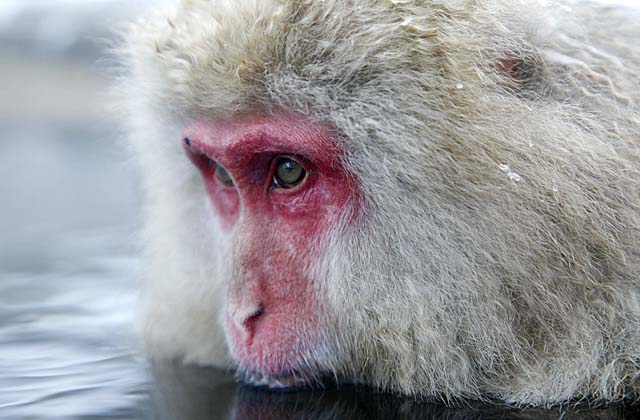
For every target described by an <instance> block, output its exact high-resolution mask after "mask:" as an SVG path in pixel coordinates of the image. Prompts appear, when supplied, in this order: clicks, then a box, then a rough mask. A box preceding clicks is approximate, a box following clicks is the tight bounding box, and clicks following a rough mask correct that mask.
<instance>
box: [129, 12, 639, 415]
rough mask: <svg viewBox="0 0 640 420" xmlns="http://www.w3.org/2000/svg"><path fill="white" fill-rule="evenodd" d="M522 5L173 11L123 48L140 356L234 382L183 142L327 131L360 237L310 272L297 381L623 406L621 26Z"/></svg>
mask: <svg viewBox="0 0 640 420" xmlns="http://www.w3.org/2000/svg"><path fill="white" fill-rule="evenodd" d="M629 13H630V12H628V11H626V12H625V11H621V10H617V9H612V8H598V7H596V6H594V5H593V4H585V3H579V4H571V5H570V6H567V5H563V4H556V3H551V2H540V1H535V0H530V1H519V0H423V1H420V0H415V1H410V0H324V1H321V0H316V1H309V0H183V1H182V2H181V3H179V4H178V5H177V6H176V7H175V8H174V9H172V10H168V11H164V12H162V13H158V14H157V15H155V16H153V17H151V18H150V19H149V20H148V21H145V22H142V23H139V24H137V25H135V26H134V27H133V28H132V29H131V31H130V33H129V36H128V42H127V44H126V46H125V47H124V48H123V56H124V58H125V61H126V77H125V78H124V80H123V82H122V85H121V92H123V94H124V99H125V102H126V110H127V113H128V115H127V118H128V121H129V126H130V131H131V136H130V138H131V140H132V141H131V142H130V144H131V145H132V150H133V151H134V152H135V154H136V156H138V158H139V162H140V165H141V167H142V172H143V174H144V183H145V184H144V185H145V188H146V190H147V192H148V194H147V203H148V206H147V213H146V219H147V220H148V222H147V228H146V229H145V234H144V237H143V243H144V244H145V252H146V254H147V256H148V261H149V264H148V270H147V272H146V278H147V280H148V282H149V284H148V287H147V288H146V290H147V292H146V294H145V302H146V305H145V313H144V325H145V333H146V339H147V343H148V347H149V348H150V349H151V350H153V351H154V352H156V353H158V354H160V355H164V356H169V357H176V356H177V357H181V358H183V359H185V360H187V361H190V362H197V363H205V364H229V365H232V363H233V362H232V361H230V360H229V357H228V354H227V350H226V347H225V339H224V336H223V333H222V329H221V327H220V325H219V323H220V321H219V316H220V308H222V307H224V301H225V293H226V282H227V281H228V273H230V272H231V270H232V267H230V262H231V261H233V258H232V257H231V256H230V253H231V251H230V250H231V249H232V246H231V245H230V244H232V243H233V240H234V238H233V233H231V234H230V235H229V234H225V233H224V232H223V231H221V230H220V227H219V226H218V222H217V221H216V220H215V219H214V218H213V217H212V216H211V214H212V210H211V208H210V204H209V203H208V201H207V198H206V194H205V192H204V189H203V187H202V185H201V180H200V179H199V176H198V174H197V171H196V170H195V169H194V168H192V167H191V166H190V164H189V163H188V161H187V159H186V158H185V157H184V156H183V153H182V151H181V149H180V145H179V141H177V140H179V136H180V132H181V130H182V129H183V128H184V127H185V126H186V125H187V124H188V122H189V121H192V120H193V119H194V118H196V117H202V116H206V117H211V118H224V117H229V116H231V115H234V114H239V113H246V112H269V111H270V110H276V109H278V110H280V109H286V110H290V111H292V112H299V113H302V114H304V115H307V116H308V117H309V118H310V119H311V120H314V121H325V122H326V121H329V122H331V124H333V126H335V127H336V130H337V133H338V136H337V141H338V142H339V145H340V147H341V148H342V149H343V150H344V151H345V158H344V165H346V167H347V168H348V169H349V171H350V172H351V173H352V174H354V176H355V177H356V178H357V179H358V182H359V186H360V189H361V194H362V201H363V203H362V208H363V209H364V210H363V217H362V218H361V219H360V220H361V223H359V224H356V225H346V224H344V225H340V226H339V227H338V228H336V229H335V231H334V232H333V233H332V235H331V237H330V238H328V239H327V241H326V245H325V248H324V252H323V258H322V261H321V263H320V264H319V265H318V266H317V267H313V268H311V269H312V270H313V272H314V273H315V277H316V278H317V279H318V285H317V287H318V290H319V291H321V293H323V294H324V296H325V297H326V301H327V302H328V304H329V307H330V308H331V310H330V311H329V312H330V313H329V314H327V320H328V321H327V322H328V323H329V324H330V325H329V326H328V331H330V333H329V334H328V335H327V340H326V341H327V345H326V348H323V349H317V351H315V352H314V353H313V354H310V355H309V356H308V358H309V361H308V371H306V372H299V374H300V375H307V376H308V377H310V378H313V376H314V370H322V371H328V372H331V373H333V374H334V375H335V377H336V378H338V379H339V380H342V381H350V382H357V383H365V384H370V385H373V386H375V387H379V388H383V389H387V390H393V391H397V392H400V393H404V394H410V395H416V396H428V397H436V398H441V399H443V400H446V401H450V400H455V399H458V398H492V399H498V400H502V401H506V402H509V403H515V404H523V405H526V404H534V405H548V404H553V403H558V402H562V401H566V400H569V399H581V398H585V399H592V400H618V399H622V398H625V397H626V398H637V397H638V390H640V367H639V364H640V174H639V170H640V107H639V101H640V76H639V75H640V47H639V45H640V25H638V23H637V22H638V21H639V20H638V19H639V18H640V16H639V15H638V14H636V15H635V17H634V16H633V15H630V14H629Z"/></svg>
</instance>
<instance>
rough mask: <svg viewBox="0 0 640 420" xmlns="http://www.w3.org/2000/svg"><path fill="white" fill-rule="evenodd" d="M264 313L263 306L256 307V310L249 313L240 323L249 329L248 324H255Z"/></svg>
mask: <svg viewBox="0 0 640 420" xmlns="http://www.w3.org/2000/svg"><path fill="white" fill-rule="evenodd" d="M263 313H264V305H263V304H260V305H258V308H257V309H256V310H255V311H253V312H251V313H250V314H249V315H248V316H247V317H246V318H245V320H244V321H243V322H242V324H243V325H244V326H245V327H249V324H252V323H253V322H255V321H256V320H257V319H258V318H260V317H261V316H262V314H263Z"/></svg>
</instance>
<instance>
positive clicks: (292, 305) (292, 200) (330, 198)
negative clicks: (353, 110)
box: [183, 115, 356, 386]
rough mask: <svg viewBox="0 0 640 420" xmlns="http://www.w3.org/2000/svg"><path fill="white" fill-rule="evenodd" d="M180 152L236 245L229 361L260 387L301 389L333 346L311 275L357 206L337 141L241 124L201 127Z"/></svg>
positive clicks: (310, 128)
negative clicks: (311, 367)
mask: <svg viewBox="0 0 640 420" xmlns="http://www.w3.org/2000/svg"><path fill="white" fill-rule="evenodd" d="M183 145H184V150H185V152H186V154H187V155H188V156H189V158H190V159H191V161H192V162H193V163H194V164H195V165H196V167H197V168H198V169H199V171H200V173H201V175H202V178H203V181H204V185H205V187H206V191H207V193H208V196H209V198H210V199H211V202H212V204H213V208H214V213H215V215H214V217H217V218H219V220H220V221H221V224H222V226H223V229H224V230H226V231H227V232H228V233H230V236H231V237H232V242H233V246H232V248H233V258H232V262H231V263H232V264H233V268H232V269H231V270H229V272H230V273H231V278H230V279H228V282H227V284H228V296H227V299H226V305H225V307H224V309H223V311H224V315H223V319H224V328H225V334H226V337H227V341H228V344H229V348H230V351H231V354H232V356H233V358H234V359H235V361H236V362H237V364H238V365H239V367H240V368H241V369H242V370H244V371H246V372H249V373H252V374H254V376H253V378H254V379H253V380H254V381H260V380H265V379H264V378H265V376H264V375H269V378H275V379H273V380H272V383H271V385H272V386H291V385H294V384H293V383H292V382H291V380H290V379H288V378H287V377H288V376H289V375H290V374H291V373H292V372H294V371H301V370H302V371H304V370H305V368H306V367H305V366H304V364H309V363H314V360H315V359H317V357H316V356H317V353H318V349H320V348H323V347H325V344H326V343H324V341H326V340H327V337H326V335H327V334H326V332H327V331H326V328H324V326H326V325H327V322H328V320H327V317H328V316H327V314H326V308H325V306H324V305H323V304H322V302H324V301H325V300H326V299H324V297H323V296H322V295H323V293H324V290H323V287H322V286H323V284H322V282H321V281H318V279H316V278H314V274H313V273H314V271H315V270H314V267H315V266H316V265H317V261H318V259H319V258H320V257H321V255H319V253H318V249H321V246H320V243H321V242H323V240H324V238H325V235H326V233H327V232H328V231H329V230H330V229H331V228H332V226H334V225H335V223H336V221H337V220H340V219H342V217H343V216H342V215H343V213H344V209H345V208H347V207H351V206H353V205H355V204H356V203H355V198H356V194H355V191H356V189H355V184H354V182H353V180H352V178H351V177H349V176H348V175H347V173H346V171H344V169H343V166H342V165H340V164H338V160H339V159H340V151H339V150H338V148H337V147H336V145H335V144H334V142H333V141H332V134H331V131H330V130H329V129H328V128H327V127H324V126H322V125H318V124H312V123H310V122H308V121H306V120H305V119H304V118H301V117H297V116H291V115H276V116H255V115H254V116H243V117H237V118H234V119H232V120H226V121H213V122H210V121H207V122H203V121H198V122H195V123H193V124H192V125H191V126H190V127H188V128H187V129H186V130H185V132H184V135H183ZM314 353H315V354H314ZM249 378H251V376H249ZM276 380H277V381H278V382H275V381H276Z"/></svg>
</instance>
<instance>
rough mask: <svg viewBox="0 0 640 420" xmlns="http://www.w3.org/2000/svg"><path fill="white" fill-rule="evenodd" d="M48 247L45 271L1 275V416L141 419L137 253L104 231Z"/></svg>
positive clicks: (142, 380)
mask: <svg viewBox="0 0 640 420" xmlns="http://www.w3.org/2000/svg"><path fill="white" fill-rule="evenodd" d="M47 246H52V247H55V252H56V254H57V258H55V259H52V260H50V261H48V262H47V263H46V267H42V268H41V269H39V270H34V271H31V272H29V271H23V272H8V273H7V272H4V273H2V274H0V355H1V357H0V391H1V392H0V413H1V415H0V417H3V418H13V419H34V418H40V419H71V418H77V417H79V416H99V415H108V416H109V417H110V418H137V417H140V414H141V410H140V408H139V403H140V402H141V401H143V400H144V393H145V386H146V385H145V384H146V383H147V375H146V373H145V372H146V371H145V364H144V363H143V361H142V359H141V357H140V356H139V355H138V353H137V352H135V351H134V350H133V349H134V348H135V346H134V339H133V337H134V336H133V334H132V325H133V323H132V319H133V308H135V284H134V282H133V280H132V273H133V272H134V271H135V265H136V261H135V259H134V258H132V257H131V255H132V252H131V247H130V246H128V245H127V244H126V243H123V238H122V237H121V236H118V235H114V234H113V233H106V232H103V233H94V234H91V235H87V236H85V237H73V238H69V239H68V240H66V241H58V242H56V243H48V244H47ZM5 416H6V417H5Z"/></svg>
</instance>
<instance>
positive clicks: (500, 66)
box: [496, 54, 525, 81]
mask: <svg viewBox="0 0 640 420" xmlns="http://www.w3.org/2000/svg"><path fill="white" fill-rule="evenodd" d="M496 67H497V70H498V72H500V73H501V74H502V75H503V76H507V77H508V78H510V79H513V80H514V81H519V80H522V79H523V78H524V76H525V71H524V61H523V60H522V59H520V58H518V57H516V56H514V55H511V54H505V55H503V56H501V57H499V58H498V61H497V63H496Z"/></svg>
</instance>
